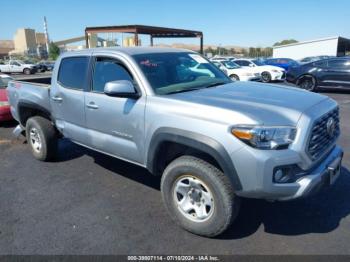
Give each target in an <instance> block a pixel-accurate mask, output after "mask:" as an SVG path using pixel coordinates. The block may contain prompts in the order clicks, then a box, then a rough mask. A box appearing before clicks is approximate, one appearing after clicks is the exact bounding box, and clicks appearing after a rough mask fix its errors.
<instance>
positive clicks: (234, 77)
mask: <svg viewBox="0 0 350 262" xmlns="http://www.w3.org/2000/svg"><path fill="white" fill-rule="evenodd" d="M230 78H231V80H232V81H239V76H238V75H230Z"/></svg>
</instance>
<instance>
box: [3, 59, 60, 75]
mask: <svg viewBox="0 0 350 262" xmlns="http://www.w3.org/2000/svg"><path fill="white" fill-rule="evenodd" d="M53 67H54V62H47V61H43V62H40V63H37V64H34V63H33V62H31V61H21V60H8V61H6V62H5V63H4V64H0V73H8V74H12V73H23V74H26V75H30V74H35V73H36V72H45V71H52V70H53Z"/></svg>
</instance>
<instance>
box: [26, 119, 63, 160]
mask: <svg viewBox="0 0 350 262" xmlns="http://www.w3.org/2000/svg"><path fill="white" fill-rule="evenodd" d="M26 136H27V141H28V144H29V145H30V148H31V150H32V153H33V156H34V157H35V158H36V159H38V160H40V161H49V160H52V159H53V158H54V156H55V154H56V151H57V140H58V136H57V131H56V129H55V128H54V126H53V125H52V123H51V122H50V121H49V120H48V119H46V118H43V117H40V116H35V117H32V118H29V119H28V121H27V124H26Z"/></svg>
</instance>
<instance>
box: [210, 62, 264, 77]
mask: <svg viewBox="0 0 350 262" xmlns="http://www.w3.org/2000/svg"><path fill="white" fill-rule="evenodd" d="M213 64H214V65H216V66H217V67H218V68H220V69H221V70H222V71H223V72H224V73H225V74H226V75H227V76H229V77H230V78H231V79H232V80H233V81H258V80H260V73H257V72H256V70H255V69H253V68H250V67H248V68H243V67H241V66H239V65H238V64H236V63H235V62H232V61H222V62H216V61H215V62H213Z"/></svg>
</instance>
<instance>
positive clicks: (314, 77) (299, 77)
mask: <svg viewBox="0 0 350 262" xmlns="http://www.w3.org/2000/svg"><path fill="white" fill-rule="evenodd" d="M306 76H308V77H312V78H313V79H315V83H316V85H317V83H318V81H317V77H316V76H315V75H313V74H311V73H309V72H308V73H304V74H302V75H300V76H298V78H297V80H296V82H295V83H296V85H299V83H300V80H301V79H302V78H303V77H306Z"/></svg>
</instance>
